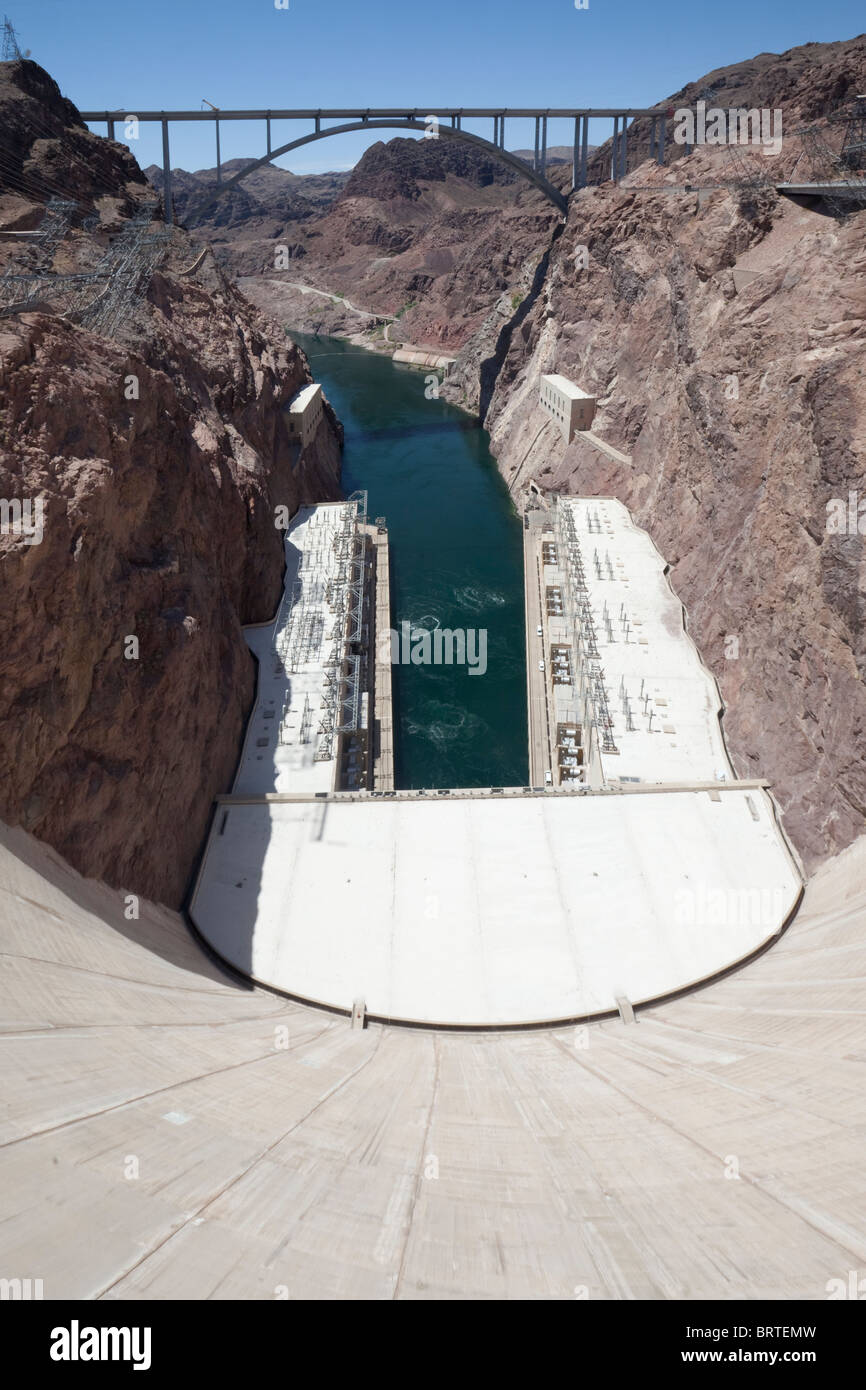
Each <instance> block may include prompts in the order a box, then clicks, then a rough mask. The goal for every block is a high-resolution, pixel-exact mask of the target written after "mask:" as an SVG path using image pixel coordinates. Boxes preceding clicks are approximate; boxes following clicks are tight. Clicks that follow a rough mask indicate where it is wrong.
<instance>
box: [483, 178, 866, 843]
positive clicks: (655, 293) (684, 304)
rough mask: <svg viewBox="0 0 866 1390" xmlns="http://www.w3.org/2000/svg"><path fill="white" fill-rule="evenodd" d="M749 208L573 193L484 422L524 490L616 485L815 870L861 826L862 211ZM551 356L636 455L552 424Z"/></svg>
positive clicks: (704, 199)
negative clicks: (583, 252) (841, 516)
mask: <svg viewBox="0 0 866 1390" xmlns="http://www.w3.org/2000/svg"><path fill="white" fill-rule="evenodd" d="M686 168H687V173H686V176H687V177H688V178H689V179H690V181H692V182H694V183H695V184H699V183H702V182H704V183H709V182H710V181H711V175H712V161H711V160H710V157H709V155H708V153H707V152H706V151H703V152H701V153H699V154H695V155H694V156H692V157H691V158H690V159H688V160H686V161H684V163H683V164H682V165H681V166H680V170H679V173H678V175H677V177H678V181H680V182H682V176H683V173H684V172H686ZM635 178H636V179H639V178H641V176H640V174H638V175H635ZM758 202H759V204H760V206H759V207H758V208H757V209H755V208H752V209H751V210H747V212H746V213H744V212H743V211H742V209H741V206H740V200H739V198H738V196H737V195H736V193H734V192H730V191H728V190H725V189H718V190H717V191H714V192H708V193H707V194H706V195H701V196H700V197H699V196H698V195H697V194H685V195H684V194H682V193H679V194H672V193H663V192H661V191H659V192H651V191H646V190H643V191H640V192H629V191H628V190H627V189H625V188H622V189H619V190H616V189H614V188H613V186H612V185H607V186H606V187H605V188H603V189H597V190H588V191H587V192H585V193H584V194H582V195H580V197H578V198H577V199H575V200H574V201H573V202H572V205H571V211H570V216H569V219H568V225H567V227H566V228H565V231H564V232H563V234H562V236H561V237H560V238H559V239H558V241H557V242H556V244H555V246H554V249H553V252H552V254H551V258H550V264H549V266H548V268H547V272H546V275H545V277H544V281H543V284H542V285H541V287H540V289H539V292H538V295H537V298H536V299H535V301H534V303H533V304H532V307H531V309H530V311H529V312H528V313H527V315H526V317H525V319H524V320H523V321H522V322H521V323H519V324H517V325H515V326H514V328H513V329H512V330H509V332H508V333H506V334H505V335H504V344H503V345H501V348H500V360H499V362H498V370H497V374H496V377H495V386H494V388H493V390H492V394H491V398H490V401H489V406H488V409H487V415H486V423H487V425H488V427H489V428H490V429H491V431H492V445H493V449H494V452H495V453H496V455H497V458H498V461H499V466H500V468H501V469H502V471H503V473H504V475H505V477H506V478H507V479H508V481H509V483H510V485H511V487H512V490H513V491H514V493H515V495H517V494H519V493H520V492H521V491H522V488H523V486H524V485H525V484H526V482H527V480H528V479H529V478H530V477H533V476H534V477H535V478H536V480H538V481H539V482H540V483H541V484H542V485H544V486H547V487H549V488H551V489H561V490H564V491H566V492H569V493H572V494H575V493H576V494H590V495H593V494H595V495H605V494H607V495H614V496H616V497H618V498H620V499H621V500H622V501H624V502H625V503H626V504H627V505H628V506H629V507H630V508H631V510H632V512H633V514H634V516H635V519H636V520H637V521H638V523H639V524H640V525H642V526H645V527H646V528H647V529H648V530H649V532H650V534H651V535H652V537H653V539H654V540H655V542H656V544H657V545H658V547H659V549H660V551H661V552H662V554H663V555H664V556H665V557H666V559H667V560H668V561H669V563H670V566H671V580H672V583H673V586H674V588H675V590H676V592H677V593H678V594H679V596H680V597H681V598H682V600H683V602H684V603H685V604H686V607H687V609H688V615H689V626H690V631H691V633H692V635H693V636H694V638H695V640H696V642H697V643H698V645H699V647H700V649H701V651H702V653H703V655H704V657H705V659H706V660H707V662H708V664H709V665H710V666H711V668H712V669H713V670H714V672H715V674H716V676H717V677H718V679H719V683H720V686H721V689H722V693H723V696H724V699H725V702H726V705H727V713H726V716H725V721H724V726H725V733H726V736H727V739H728V743H729V747H730V748H731V750H732V753H733V756H734V760H735V764H736V766H737V769H738V771H739V773H740V774H741V775H744V776H746V775H747V776H752V777H756V776H762V777H767V778H769V779H770V781H771V783H772V785H773V789H774V791H775V793H776V795H777V797H778V799H779V801H780V803H781V806H782V808H783V811H784V816H785V824H786V826H787V828H788V830H789V832H790V834H791V835H792V837H793V839H794V841H795V843H796V844H797V846H798V847H799V849H800V851H801V852H802V855H803V857H804V859H805V861H806V863H807V865H809V866H810V867H811V866H814V865H815V864H817V863H818V862H819V861H820V860H821V859H823V858H824V857H826V856H827V855H829V854H831V853H832V852H834V851H836V850H839V849H841V848H842V847H843V846H845V845H846V844H848V843H849V842H850V841H851V840H852V839H854V838H855V836H857V835H858V834H859V833H861V832H862V831H863V829H864V828H866V827H864V814H866V751H864V742H863V737H862V735H863V728H864V721H866V687H864V683H863V677H864V673H866V633H864V624H863V614H864V599H866V594H864V589H866V564H864V552H863V546H864V538H863V535H861V534H859V533H857V531H856V525H855V533H854V534H847V533H846V534H833V533H828V530H827V517H828V511H827V506H828V503H829V502H830V501H831V500H832V499H838V500H841V499H844V500H845V501H846V502H847V500H848V497H849V492H850V491H852V490H853V491H855V492H857V493H858V495H859V498H860V499H862V500H864V502H866V327H864V326H866V278H864V270H866V256H864V235H866V212H860V213H859V214H857V215H855V216H852V217H851V218H850V219H849V220H848V221H847V222H846V223H844V224H843V225H840V224H839V223H837V222H835V221H834V220H833V219H832V218H830V217H827V216H826V215H824V214H822V213H820V212H814V211H807V210H805V209H804V208H801V207H797V206H795V205H794V204H793V203H791V202H788V201H786V200H784V199H781V198H779V197H777V196H776V195H775V194H767V195H763V196H762V197H761V198H760V199H759V200H758ZM581 245H585V246H586V247H587V248H588V255H589V264H588V267H587V268H586V269H581V268H579V257H578V255H577V252H578V248H579V247H580V246H581ZM745 272H748V274H746V273H745ZM552 371H558V372H562V373H563V374H564V375H565V376H567V377H569V378H571V379H572V380H573V381H575V382H577V383H578V384H579V385H580V386H581V387H583V388H584V389H585V390H587V391H589V392H591V393H592V394H593V395H595V396H597V398H598V402H599V407H598V414H597V416H596V422H595V424H594V426H593V428H594V431H595V432H596V433H597V434H598V435H600V436H601V437H602V438H603V439H605V440H607V441H609V442H610V443H611V444H613V445H615V446H616V447H617V448H618V449H619V450H621V451H622V452H624V453H625V454H627V455H630V456H631V459H632V462H631V464H630V465H621V464H618V463H614V462H612V461H611V460H609V459H608V458H606V457H605V456H603V455H602V454H600V453H599V452H597V451H596V450H595V449H593V448H592V447H590V446H589V445H588V444H587V443H585V442H584V441H583V440H577V441H575V442H574V443H572V444H571V445H569V446H566V445H565V442H564V440H563V439H562V437H561V436H560V435H559V433H558V431H556V429H555V428H554V427H553V425H552V424H551V423H546V420H545V416H544V415H543V413H542V412H541V410H540V409H539V407H538V391H539V378H540V376H541V374H542V373H544V372H552ZM863 510H864V516H863V520H862V527H863V529H864V530H866V506H864V509H863ZM732 639H733V640H732Z"/></svg>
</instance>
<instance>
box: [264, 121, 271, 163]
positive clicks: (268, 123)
mask: <svg viewBox="0 0 866 1390" xmlns="http://www.w3.org/2000/svg"><path fill="white" fill-rule="evenodd" d="M265 125H266V126H267V131H268V154H270V152H271V113H270V111H269V112H268V114H267V117H266V119H265Z"/></svg>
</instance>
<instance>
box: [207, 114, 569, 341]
mask: <svg viewBox="0 0 866 1390" xmlns="http://www.w3.org/2000/svg"><path fill="white" fill-rule="evenodd" d="M569 173H570V170H566V169H565V166H559V167H558V168H556V167H555V168H554V169H553V170H552V171H551V177H553V178H559V179H560V180H561V181H563V182H564V181H565V180H566V179H567V177H568V174H569ZM557 220H558V214H557V212H556V210H555V209H554V208H553V206H552V205H551V204H550V203H549V202H548V201H547V200H546V199H545V198H544V197H543V196H542V195H541V194H540V193H539V192H537V190H536V189H534V188H533V187H532V186H531V185H530V184H528V183H525V182H524V181H523V180H522V179H521V177H520V175H519V174H517V173H516V172H515V171H514V170H512V169H509V168H508V166H507V165H503V164H501V163H500V162H499V161H498V160H497V159H496V158H495V157H491V156H489V155H487V154H486V153H485V152H484V151H479V150H477V149H475V148H473V147H472V146H470V145H463V144H460V143H459V142H458V141H451V140H445V139H439V140H409V139H405V138H402V137H400V138H397V139H394V140H390V141H388V143H387V144H385V143H382V142H379V143H377V144H375V145H373V146H371V147H370V149H369V150H367V151H366V153H365V154H364V156H363V158H362V159H361V160H360V162H359V163H358V164H357V165H356V167H355V169H354V170H353V171H352V174H351V176H350V178H349V180H348V182H347V183H346V185H345V187H344V188H343V190H342V192H341V194H340V195H339V197H338V198H337V199H336V201H335V202H334V203H333V204H332V206H331V207H330V209H329V210H328V211H327V212H326V213H325V214H324V215H323V216H321V217H319V218H317V219H314V220H313V221H312V222H307V223H304V224H302V225H300V226H293V227H291V228H287V229H286V230H285V233H284V236H283V238H282V239H281V241H280V242H278V243H276V245H280V244H282V245H284V246H285V247H286V249H287V251H288V257H289V259H288V266H287V268H286V269H279V270H277V269H275V261H274V255H275V243H273V242H270V243H268V244H266V245H265V244H262V245H261V246H260V257H259V261H258V264H257V265H256V266H255V267H254V270H253V268H251V266H250V262H249V257H248V256H245V258H244V260H243V268H244V271H245V274H246V275H248V276H250V277H252V276H253V274H254V273H255V275H256V276H258V277H260V278H259V279H255V278H248V279H244V281H243V284H244V290H245V292H246V293H247V294H249V295H250V296H251V297H252V298H254V299H255V301H256V302H257V303H259V304H262V305H263V306H265V307H266V308H267V309H268V311H269V312H270V313H272V314H273V315H274V316H275V317H279V318H280V319H281V320H282V321H283V322H286V323H291V324H292V325H294V326H295V327H297V328H307V329H321V330H323V331H335V330H336V331H343V332H345V331H353V330H356V329H357V328H358V327H359V322H358V316H357V315H355V314H353V313H352V311H351V310H348V311H347V310H346V309H345V307H344V306H342V305H339V304H337V305H329V304H328V302H327V300H325V299H323V298H321V297H315V296H303V295H301V294H300V293H299V291H298V290H297V289H295V288H293V284H298V283H300V284H304V285H311V286H314V287H317V288H319V289H321V290H328V291H331V292H334V293H336V294H338V295H341V296H345V297H346V298H348V299H349V300H351V303H352V304H353V305H355V306H357V307H360V308H363V309H367V310H372V311H376V312H379V313H381V314H387V315H392V316H395V317H396V319H397V322H395V323H394V324H392V325H391V326H390V328H389V329H388V336H389V340H390V341H391V342H411V343H417V344H432V345H434V346H436V347H437V348H439V349H441V350H442V351H443V352H456V351H457V350H458V349H459V348H460V347H461V346H463V344H464V343H465V342H466V341H467V340H468V339H469V338H470V337H471V336H472V334H473V333H475V332H476V331H477V330H478V329H479V328H480V327H481V325H482V324H483V323H484V321H485V319H486V318H487V316H488V314H489V313H490V308H491V304H492V303H493V302H494V301H495V300H496V299H497V298H499V296H501V295H503V294H507V296H508V302H509V305H511V302H512V300H513V301H514V302H515V303H517V302H519V300H520V299H521V298H522V297H523V296H524V295H525V294H526V293H527V291H528V288H529V285H530V284H531V280H532V276H533V274H534V272H535V268H536V266H537V263H538V259H539V255H540V254H541V251H542V250H543V248H544V247H545V246H546V245H547V243H548V242H549V240H550V236H551V234H552V230H553V228H554V226H555V225H556V222H557ZM230 263H231V264H232V266H233V267H234V268H235V269H237V264H238V262H237V256H236V253H234V252H233V253H232V257H231V262H230ZM509 312H510V313H511V312H513V308H510V309H509ZM361 326H363V321H362V323H361Z"/></svg>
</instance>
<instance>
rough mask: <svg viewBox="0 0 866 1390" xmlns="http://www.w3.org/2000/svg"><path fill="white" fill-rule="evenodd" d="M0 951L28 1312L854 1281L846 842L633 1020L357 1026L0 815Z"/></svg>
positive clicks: (856, 944)
mask: <svg viewBox="0 0 866 1390" xmlns="http://www.w3.org/2000/svg"><path fill="white" fill-rule="evenodd" d="M728 795H729V793H725V792H722V793H721V796H722V798H723V799H724V798H725V797H726V796H728ZM0 957H2V963H3V969H2V971H0V1092H2V1111H0V1274H2V1276H3V1277H4V1278H15V1277H18V1278H25V1277H31V1278H41V1279H43V1281H44V1294H45V1298H46V1299H47V1300H50V1299H58V1298H78V1299H92V1298H100V1297H101V1298H105V1299H109V1300H130V1299H145V1300H147V1299H183V1300H186V1301H190V1300H192V1301H195V1300H199V1299H218V1300H228V1299H244V1300H248V1299H261V1300H266V1301H268V1302H273V1301H274V1300H275V1299H276V1298H281V1297H285V1296H286V1295H287V1296H288V1297H289V1298H290V1299H291V1300H298V1299H301V1300H308V1299H335V1300H355V1299H358V1300H362V1299H363V1300H368V1299H423V1300H441V1299H467V1300H487V1299H507V1300H523V1299H555V1300H562V1301H568V1302H570V1303H572V1304H573V1303H574V1299H575V1297H576V1295H577V1291H578V1290H581V1291H582V1294H581V1296H585V1297H586V1298H587V1299H588V1300H589V1301H590V1304H591V1303H592V1302H595V1301H596V1300H599V1299H613V1300H624V1299H634V1298H638V1299H652V1300H674V1299H676V1300H679V1299H693V1300H700V1301H703V1300H710V1299H726V1300H732V1299H738V1298H746V1299H768V1300H786V1299H795V1298H805V1299H812V1300H821V1301H823V1300H825V1299H826V1298H827V1297H828V1284H829V1281H831V1280H838V1281H841V1282H842V1284H843V1285H845V1286H847V1282H848V1277H849V1271H850V1270H854V1271H857V1272H858V1273H859V1275H860V1276H862V1274H863V1270H864V1267H866V1237H864V1231H866V1179H864V1171H863V1135H864V1132H866V1090H864V1086H863V1076H862V1073H863V1062H864V1058H866V1005H864V995H863V979H864V976H866V839H863V840H861V841H860V842H859V843H858V844H857V845H855V846H854V847H853V848H852V849H851V850H850V851H848V852H847V853H846V854H844V855H842V856H841V857H840V859H838V860H837V861H835V862H833V863H831V864H828V865H827V866H826V867H825V868H824V869H822V871H821V872H820V874H819V875H818V876H817V878H816V879H815V880H814V882H813V883H812V884H810V886H809V888H808V889H807V893H806V901H805V904H804V906H803V909H802V910H801V911H800V913H799V914H798V916H797V918H796V919H795V921H794V923H793V925H792V926H791V928H790V930H789V931H788V932H787V933H786V934H785V935H784V936H783V938H782V940H781V941H780V942H779V943H778V944H777V945H776V946H775V947H774V948H773V949H772V950H771V951H768V952H767V953H766V954H764V955H763V956H762V957H761V958H760V959H759V960H757V961H754V962H753V963H751V964H749V965H748V966H746V967H745V968H744V969H742V970H740V971H738V972H736V973H735V974H733V975H731V976H729V977H728V978H726V979H724V980H722V981H720V982H718V983H716V984H713V985H711V986H710V987H709V988H707V989H705V990H702V991H700V992H699V993H697V994H693V995H690V996H689V997H687V998H683V999H678V1000H673V1001H671V1002H669V1003H667V1004H664V1005H661V1006H658V1007H655V1008H653V1009H650V1010H648V1011H643V1012H640V1013H639V1014H638V1017H637V1022H636V1023H635V1024H633V1025H629V1026H626V1025H624V1024H623V1023H621V1022H620V1021H619V1019H618V1018H617V1019H614V1020H611V1021H609V1022H605V1023H602V1024H594V1025H591V1026H590V1027H588V1028H573V1027H570V1028H565V1029H561V1030H557V1031H553V1032H546V1031H542V1032H529V1033H512V1034H499V1035H496V1034H482V1035H477V1034H473V1035H468V1036H467V1035H465V1034H463V1035H461V1034H457V1035H455V1034H442V1033H438V1034H437V1033H431V1032H426V1031H423V1030H403V1029H398V1028H391V1027H381V1026H379V1025H376V1024H373V1025H371V1026H370V1027H368V1028H367V1029H366V1031H363V1032H362V1031H360V1030H355V1031H353V1030H352V1029H351V1028H350V1027H349V1022H348V1020H347V1019H344V1018H340V1017H335V1016H333V1015H330V1014H326V1013H322V1012H320V1011H317V1010H313V1009H308V1008H305V1007H303V1006H302V1005H298V1004H293V1003H291V1002H289V1001H287V1000H282V999H279V998H277V997H275V996H273V995H269V994H266V993H264V992H263V991H259V990H255V989H249V988H246V989H245V988H242V987H240V986H239V985H237V984H235V983H233V982H232V981H231V980H229V979H227V978H225V977H222V976H221V975H220V974H219V972H218V971H217V969H216V968H215V967H214V966H213V965H212V964H211V963H210V962H209V961H208V960H207V959H206V958H205V957H204V955H203V954H202V953H201V951H200V950H199V949H198V948H197V946H196V945H195V942H194V941H193V939H192V937H191V936H190V934H189V933H188V931H187V930H186V928H185V927H184V925H183V923H182V922H181V921H180V920H179V918H178V917H177V916H176V914H174V913H171V912H167V911H165V910H163V909H160V908H156V907H154V906H152V905H151V904H149V903H146V902H143V903H142V904H141V913H140V917H139V918H138V920H136V921H128V920H126V919H125V917H124V899H123V895H122V894H121V893H118V892H112V891H110V890H108V889H106V888H104V887H102V886H101V885H99V884H96V883H92V882H88V881H85V880H83V879H81V878H79V876H78V875H77V874H75V873H74V872H72V871H71V870H70V869H69V867H68V866H66V865H64V864H63V862H62V861H61V860H60V859H59V858H58V856H56V855H54V854H53V853H52V852H51V851H49V850H47V849H46V848H45V847H44V846H43V845H39V844H37V843H36V842H35V841H33V840H31V839H29V838H28V837H27V836H26V835H24V834H22V833H21V832H10V831H8V830H6V828H5V827H0ZM181 1119H182V1120H183V1123H179V1121H180V1120H181ZM732 1154H733V1155H736V1159H737V1165H738V1173H739V1176H738V1178H737V1179H736V1180H731V1179H730V1176H729V1174H730V1172H731V1165H730V1155H732ZM130 1155H134V1156H135V1158H136V1160H137V1171H136V1175H135V1176H132V1175H131V1174H130V1165H129V1156H130ZM434 1160H435V1162H434ZM584 1306H585V1305H584ZM694 1316H695V1318H698V1316H699V1315H698V1313H697V1312H695V1314H694ZM769 1320H771V1321H780V1322H781V1321H784V1318H783V1316H782V1315H781V1313H780V1315H779V1316H778V1317H774V1318H772V1319H769ZM805 1321H808V1319H806V1320H805Z"/></svg>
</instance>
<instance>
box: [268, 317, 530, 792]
mask: <svg viewBox="0 0 866 1390" xmlns="http://www.w3.org/2000/svg"><path fill="white" fill-rule="evenodd" d="M289 331H290V333H291V337H292V338H293V340H294V341H296V342H297V343H298V344H299V346H300V347H302V348H303V349H304V351H305V352H306V354H307V356H308V358H309V361H310V367H311V370H312V374H313V379H314V380H315V381H320V382H321V383H322V386H323V388H324V391H325V394H326V395H327V397H328V399H329V400H330V402H331V404H332V405H333V407H334V409H335V410H336V412H337V415H338V416H339V418H340V419H341V420H342V422H343V425H344V426H345V430H346V447H345V452H344V455H343V489H344V491H345V493H346V495H348V494H349V493H351V492H353V491H355V490H356V489H358V488H366V489H367V492H368V509H369V514H370V517H371V518H372V517H375V516H384V517H385V518H386V521H387V524H388V537H389V542H390V552H391V626H392V628H393V629H395V630H396V631H398V632H400V631H401V624H402V623H403V622H408V623H410V624H411V625H412V630H413V631H415V630H417V629H418V628H428V629H430V628H433V627H435V626H436V625H437V624H438V625H439V626H440V627H442V628H450V629H458V628H459V629H472V630H474V631H475V632H476V633H480V631H481V630H484V631H486V633H487V669H486V672H485V673H484V674H483V675H482V674H475V675H470V673H469V672H470V667H469V665H468V663H467V664H466V665H462V666H460V665H451V666H448V665H444V664H443V665H433V664H430V665H411V664H409V665H403V664H397V665H395V666H394V667H393V678H394V705H395V760H396V767H395V772H396V785H397V787H398V788H402V789H405V788H419V787H483V786H523V785H525V783H526V781H527V776H528V758H527V728H526V717H527V716H526V658H525V634H524V603H523V548H522V529H521V523H520V519H519V517H518V516H517V514H516V512H515V510H514V508H513V506H512V503H511V499H510V497H509V494H508V490H507V488H506V486H505V484H504V482H503V481H502V478H501V477H500V475H499V473H498V471H497V469H496V464H495V462H494V460H493V458H492V457H491V455H490V452H489V449H488V437H487V433H486V431H484V430H482V429H481V428H480V427H479V426H478V425H477V424H476V422H475V421H474V420H473V419H472V418H471V417H470V416H468V415H466V414H465V413H464V412H463V411H460V410H457V409H456V408H455V407H454V406H451V405H448V404H447V403H446V402H445V401H441V400H435V399H433V400H428V399H427V398H426V396H425V378H426V377H427V376H429V373H425V372H421V371H417V370H414V369H412V368H409V367H403V366H400V365H398V364H395V363H393V362H391V360H390V359H389V358H387V357H379V356H377V355H375V354H374V353H371V352H366V351H365V350H364V349H363V348H357V347H354V346H353V345H352V344H350V343H346V342H343V341H341V340H340V339H337V338H326V337H312V336H310V335H308V334H303V333H295V332H294V331H292V330H289ZM476 641H480V638H476ZM475 650H476V652H477V651H480V650H481V648H476V649H475Z"/></svg>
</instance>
